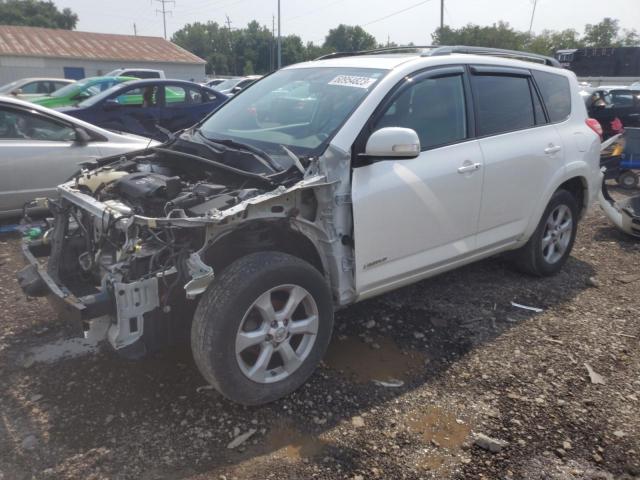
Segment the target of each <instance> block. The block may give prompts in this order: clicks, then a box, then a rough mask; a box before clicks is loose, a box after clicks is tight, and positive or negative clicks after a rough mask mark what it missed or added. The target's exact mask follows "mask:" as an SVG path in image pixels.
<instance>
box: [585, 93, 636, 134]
mask: <svg viewBox="0 0 640 480" xmlns="http://www.w3.org/2000/svg"><path fill="white" fill-rule="evenodd" d="M585 103H586V105H587V110H588V111H589V115H590V116H591V117H593V118H595V119H596V120H598V122H600V124H601V125H602V128H603V130H604V138H605V139H607V138H610V137H612V136H613V135H616V134H618V133H620V132H621V131H622V128H623V127H640V89H637V90H636V89H632V88H630V87H625V86H605V87H598V88H595V89H593V90H591V91H588V95H587V96H585Z"/></svg>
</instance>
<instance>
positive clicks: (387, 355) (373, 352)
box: [324, 337, 425, 383]
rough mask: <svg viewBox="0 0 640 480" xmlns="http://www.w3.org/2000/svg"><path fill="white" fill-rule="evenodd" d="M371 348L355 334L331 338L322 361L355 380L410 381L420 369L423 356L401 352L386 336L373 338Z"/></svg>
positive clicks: (359, 381)
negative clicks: (341, 337) (353, 335)
mask: <svg viewBox="0 0 640 480" xmlns="http://www.w3.org/2000/svg"><path fill="white" fill-rule="evenodd" d="M373 343H374V344H377V345H379V346H380V348H373V347H372V346H371V345H368V344H366V343H364V342H363V341H361V340H360V339H359V338H357V337H347V338H346V339H344V340H340V339H338V338H336V337H334V339H333V340H332V342H331V344H330V345H329V349H328V350H327V354H326V356H325V359H324V361H325V363H326V364H327V365H328V366H329V367H330V368H332V369H334V370H338V371H342V372H344V373H345V374H346V375H348V376H350V377H352V378H353V380H355V381H356V382H357V383H368V382H371V381H373V380H382V381H387V382H388V381H390V380H394V379H397V380H403V381H407V380H410V379H411V377H413V376H414V375H416V374H417V373H419V372H420V371H422V370H423V369H424V361H425V356H424V354H422V353H419V352H416V351H403V350H400V348H398V346H397V345H396V344H395V342H394V341H393V340H391V339H390V338H386V337H382V338H374V339H373Z"/></svg>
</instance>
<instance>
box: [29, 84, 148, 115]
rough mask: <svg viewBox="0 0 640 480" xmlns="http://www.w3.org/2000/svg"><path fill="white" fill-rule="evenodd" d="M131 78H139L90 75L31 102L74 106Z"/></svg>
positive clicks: (44, 104)
mask: <svg viewBox="0 0 640 480" xmlns="http://www.w3.org/2000/svg"><path fill="white" fill-rule="evenodd" d="M131 80H138V79H137V78H133V77H89V78H85V79H82V80H78V81H77V82H76V83H72V84H71V85H67V86H66V87H62V88H61V89H59V90H56V91H55V92H53V93H52V94H50V95H47V96H46V97H38V98H33V99H31V102H33V103H37V104H38V105H42V106H43V107H49V108H58V107H73V106H75V105H77V104H78V103H80V102H82V101H84V100H86V99H87V98H90V97H93V96H94V95H97V94H98V93H100V92H103V91H105V90H108V89H109V88H111V87H113V86H114V85H117V84H118V83H123V82H129V81H131Z"/></svg>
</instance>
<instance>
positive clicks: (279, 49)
mask: <svg viewBox="0 0 640 480" xmlns="http://www.w3.org/2000/svg"><path fill="white" fill-rule="evenodd" d="M281 26H282V24H281V22H280V0H278V70H280V68H281V67H282V30H281Z"/></svg>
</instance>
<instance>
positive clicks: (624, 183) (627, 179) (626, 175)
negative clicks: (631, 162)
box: [616, 170, 639, 190]
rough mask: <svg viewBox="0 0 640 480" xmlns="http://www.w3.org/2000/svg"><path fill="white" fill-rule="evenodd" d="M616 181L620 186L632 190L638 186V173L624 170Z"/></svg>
mask: <svg viewBox="0 0 640 480" xmlns="http://www.w3.org/2000/svg"><path fill="white" fill-rule="evenodd" d="M616 181H617V182H618V185H620V186H621V187H622V188H625V189H627V190H632V189H634V188H636V187H637V186H638V182H639V179H638V175H636V174H635V173H634V172H632V171H631V170H625V171H624V172H622V173H621V174H620V175H619V176H618V178H617V180H616Z"/></svg>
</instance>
